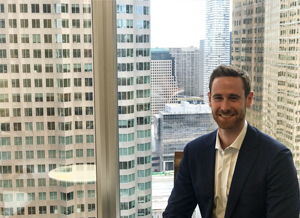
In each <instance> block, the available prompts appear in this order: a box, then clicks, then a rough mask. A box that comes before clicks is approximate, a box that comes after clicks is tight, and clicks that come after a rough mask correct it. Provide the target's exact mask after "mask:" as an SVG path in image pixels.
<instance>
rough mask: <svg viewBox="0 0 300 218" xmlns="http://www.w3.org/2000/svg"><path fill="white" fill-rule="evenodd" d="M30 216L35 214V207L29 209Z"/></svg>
mask: <svg viewBox="0 0 300 218" xmlns="http://www.w3.org/2000/svg"><path fill="white" fill-rule="evenodd" d="M28 214H29V215H34V214H35V207H28Z"/></svg>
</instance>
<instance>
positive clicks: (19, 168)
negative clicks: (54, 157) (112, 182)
mask: <svg viewBox="0 0 300 218" xmlns="http://www.w3.org/2000/svg"><path fill="white" fill-rule="evenodd" d="M60 166H63V165H60ZM37 168H38V172H39V173H45V172H46V165H44V164H40V165H38V166H37ZM76 168H77V170H78V171H84V167H83V164H82V163H80V164H79V163H78V165H76ZM54 169H56V164H49V172H50V171H51V170H54ZM0 170H1V171H0V173H1V174H12V173H13V174H15V173H21V174H23V173H35V165H26V166H25V167H24V166H23V165H15V172H12V170H13V168H12V166H10V165H7V166H6V165H3V166H0ZM86 170H88V171H94V170H95V165H94V163H87V168H86ZM68 172H69V171H68ZM16 181H17V183H16V187H17V188H20V184H21V185H22V187H23V179H17V180H16ZM29 181H30V182H31V183H30V184H31V185H30V186H29V185H28V184H29ZM83 184H84V183H83V182H77V185H83ZM88 184H95V182H94V181H89V182H88ZM59 185H60V186H61V187H71V186H73V185H74V183H73V182H64V181H60V184H59ZM34 186H35V180H34V179H27V187H34ZM38 186H39V187H43V186H46V178H39V179H38ZM49 186H57V181H56V180H55V179H51V178H49Z"/></svg>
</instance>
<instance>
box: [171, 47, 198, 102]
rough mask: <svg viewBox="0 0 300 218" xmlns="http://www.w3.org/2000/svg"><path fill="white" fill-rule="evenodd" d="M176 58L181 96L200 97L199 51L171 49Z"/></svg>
mask: <svg viewBox="0 0 300 218" xmlns="http://www.w3.org/2000/svg"><path fill="white" fill-rule="evenodd" d="M169 51H170V54H171V56H172V57H174V58H175V69H176V76H177V82H178V89H179V95H181V96H196V97H199V77H200V76H199V49H198V48H196V47H186V48H169Z"/></svg>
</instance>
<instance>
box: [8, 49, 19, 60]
mask: <svg viewBox="0 0 300 218" xmlns="http://www.w3.org/2000/svg"><path fill="white" fill-rule="evenodd" d="M10 58H18V49H10Z"/></svg>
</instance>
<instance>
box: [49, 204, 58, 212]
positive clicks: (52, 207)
mask: <svg viewBox="0 0 300 218" xmlns="http://www.w3.org/2000/svg"><path fill="white" fill-rule="evenodd" d="M57 213H58V209H57V206H56V205H55V206H53V205H51V206H50V214H57Z"/></svg>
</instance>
